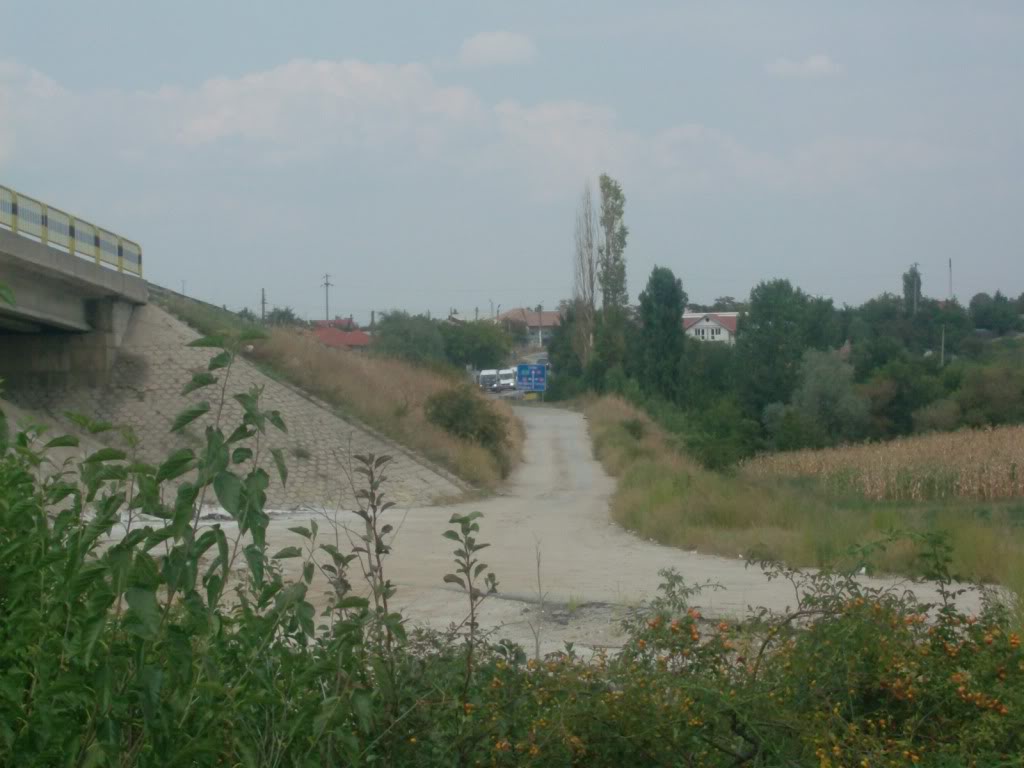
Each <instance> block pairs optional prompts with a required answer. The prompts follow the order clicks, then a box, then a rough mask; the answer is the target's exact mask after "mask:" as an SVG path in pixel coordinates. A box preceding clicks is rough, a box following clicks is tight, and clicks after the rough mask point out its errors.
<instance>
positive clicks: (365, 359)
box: [150, 285, 524, 491]
mask: <svg viewBox="0 0 1024 768" xmlns="http://www.w3.org/2000/svg"><path fill="white" fill-rule="evenodd" d="M150 293H151V296H152V298H153V300H154V301H156V302H157V303H159V304H160V305H161V306H163V307H164V308H165V309H167V310H168V311H170V312H171V313H172V314H174V315H175V316H177V317H178V318H180V319H181V320H182V321H184V322H186V323H188V324H189V325H191V326H192V327H193V328H195V329H196V330H198V331H199V332H200V333H204V334H216V333H221V332H224V331H227V332H239V331H244V330H248V329H251V328H254V327H256V326H254V325H253V324H251V323H248V322H246V321H245V320H243V319H242V318H240V317H239V316H238V315H237V314H235V313H233V312H229V311H227V310H225V309H222V308H221V307H217V306H214V305H212V304H207V303H206V302H202V301H197V300H195V299H191V298H188V297H185V296H181V295H179V294H175V293H174V292H172V291H167V290H166V289H163V288H160V287H159V286H155V285H150ZM248 357H250V358H251V359H253V360H254V361H255V362H257V363H259V364H261V365H262V367H263V368H264V369H265V370H266V371H267V373H269V374H271V375H274V376H277V377H279V378H281V379H283V380H285V381H288V382H291V383H292V384H294V385H296V386H297V387H299V388H301V389H304V390H305V391H307V392H309V393H310V394H313V395H315V396H316V397H319V398H320V399H321V400H324V401H326V402H328V403H330V404H331V405H333V406H334V407H336V408H337V409H338V410H339V411H340V412H341V413H342V415H344V416H347V417H349V418H354V419H357V420H359V421H361V422H363V423H364V424H366V425H367V426H369V427H371V428H373V429H375V430H377V431H378V432H380V433H381V434H383V435H385V436H386V437H388V438H390V439H392V440H394V441H395V442H396V443H398V444H400V445H403V446H406V447H407V448H409V449H411V450H413V451H416V452H418V453H420V454H422V455H423V456H425V457H427V458H428V459H430V460H431V461H434V462H436V463H437V464H439V465H441V466H443V467H445V468H446V469H448V470H449V471H451V472H452V473H453V474H455V475H456V476H458V477H460V478H461V479H462V480H465V481H466V482H468V483H470V484H472V485H474V486H476V487H477V488H479V489H481V490H483V491H489V490H493V489H494V488H496V487H497V486H498V485H499V484H500V483H501V481H502V479H503V478H504V477H505V476H506V475H507V474H508V473H509V472H510V471H511V470H512V469H513V468H514V467H515V466H516V465H517V464H518V463H519V461H520V460H521V458H522V449H523V438H524V435H523V427H522V424H520V422H519V420H518V419H517V418H515V416H514V414H513V413H512V409H511V408H510V407H509V406H508V404H506V403H504V402H498V401H492V402H491V407H493V408H495V409H497V410H498V411H499V412H500V413H501V415H502V416H504V417H505V419H506V423H507V424H508V426H509V430H508V438H507V440H506V443H505V449H504V451H503V457H502V458H501V459H500V460H499V458H498V457H496V456H494V454H492V453H491V452H490V451H488V450H486V449H485V448H483V447H482V446H480V445H478V444H477V443H474V442H471V441H468V440H462V439H460V438H457V437H454V436H452V435H450V434H449V433H447V432H445V431H444V430H442V429H440V428H439V427H436V426H434V425H433V424H431V423H430V422H428V421H427V420H426V417H425V416H424V413H423V403H424V402H425V401H426V399H427V398H428V397H430V396H431V395H432V394H434V393H435V392H439V391H441V390H444V389H448V388H450V387H452V386H455V385H456V384H457V383H458V382H457V380H456V379H455V378H453V377H452V376H447V375H445V374H444V373H442V372H440V371H438V370H431V369H426V368H422V367H419V366H415V365H412V364H410V363H407V362H405V361H402V360H395V359H390V358H382V357H374V356H367V355H364V354H362V353H356V352H347V351H344V350H335V349H331V348H329V347H325V346H323V345H322V344H320V343H319V342H317V341H316V340H315V339H313V338H312V337H311V336H309V335H308V334H306V333H304V332H302V331H298V330H290V329H275V330H271V331H270V337H269V338H268V339H267V340H266V341H263V342H258V343H257V344H256V349H255V350H254V351H253V352H252V353H250V354H249V355H248Z"/></svg>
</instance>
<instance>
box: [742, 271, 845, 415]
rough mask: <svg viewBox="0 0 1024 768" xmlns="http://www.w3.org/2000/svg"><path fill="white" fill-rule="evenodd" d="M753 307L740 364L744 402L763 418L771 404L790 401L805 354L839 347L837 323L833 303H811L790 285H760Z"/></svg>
mask: <svg viewBox="0 0 1024 768" xmlns="http://www.w3.org/2000/svg"><path fill="white" fill-rule="evenodd" d="M749 306H750V308H749V311H748V312H747V313H746V314H744V315H743V316H742V318H741V321H740V325H739V336H738V341H737V347H738V349H737V354H738V357H739V360H738V365H739V367H740V370H741V371H742V372H743V380H742V388H743V396H744V400H745V403H746V405H747V407H748V409H750V411H751V412H752V413H755V414H760V413H761V411H762V410H763V409H764V407H765V406H766V405H768V404H769V403H776V402H781V403H784V402H788V401H789V399H790V396H791V395H792V393H793V390H794V389H795V388H796V383H797V376H798V370H799V365H800V358H801V356H802V355H803V353H804V350H805V349H807V348H808V347H813V348H819V349H820V348H826V347H828V346H830V345H832V344H834V343H836V342H837V338H836V335H837V333H838V330H839V324H838V319H837V317H836V313H835V308H834V307H833V306H832V302H831V301H829V300H827V299H815V298H812V297H810V296H808V295H807V294H806V293H804V292H803V291H801V290H800V289H799V288H794V287H793V286H792V284H791V283H790V282H789V281H788V280H770V281H768V282H762V283H759V284H758V285H757V286H756V287H755V288H754V290H752V291H751V292H750V304H749Z"/></svg>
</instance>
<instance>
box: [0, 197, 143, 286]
mask: <svg viewBox="0 0 1024 768" xmlns="http://www.w3.org/2000/svg"><path fill="white" fill-rule="evenodd" d="M0 227H5V228H7V229H9V230H11V231H12V232H14V233H15V234H16V235H22V236H24V237H30V238H33V239H35V240H38V241H39V242H41V243H42V244H43V245H49V246H53V247H54V248H58V249H60V250H62V251H67V252H68V253H70V254H71V255H72V256H80V257H81V258H83V259H90V260H92V261H95V262H96V263H97V264H99V265H106V266H109V267H113V268H114V269H116V270H117V271H118V272H129V273H131V274H133V275H138V276H139V277H142V248H140V247H139V244H138V243H136V242H133V241H132V240H127V239H125V238H123V237H121V236H119V235H115V234H114V233H113V232H108V231H107V230H105V229H103V228H101V227H97V226H96V225H95V224H90V223H89V222H87V221H83V220H82V219H79V218H76V217H74V216H71V215H69V214H67V213H64V211H62V210H60V209H58V208H53V207H52V206H49V205H47V204H46V203H41V202H39V201H38V200H36V199H34V198H31V197H28V196H27V195H21V194H18V193H17V192H15V191H14V190H13V189H11V188H9V187H4V186H0Z"/></svg>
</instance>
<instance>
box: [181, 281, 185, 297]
mask: <svg viewBox="0 0 1024 768" xmlns="http://www.w3.org/2000/svg"><path fill="white" fill-rule="evenodd" d="M181 295H182V296H184V295H185V281H184V280H182V281H181Z"/></svg>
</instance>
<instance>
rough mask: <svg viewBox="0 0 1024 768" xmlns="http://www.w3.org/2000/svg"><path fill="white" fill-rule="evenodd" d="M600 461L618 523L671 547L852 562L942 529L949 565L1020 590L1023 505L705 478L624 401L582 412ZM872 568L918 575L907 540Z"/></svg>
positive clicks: (745, 476)
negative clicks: (902, 498) (870, 548)
mask: <svg viewBox="0 0 1024 768" xmlns="http://www.w3.org/2000/svg"><path fill="white" fill-rule="evenodd" d="M583 409H584V412H585V413H586V415H587V418H588V420H589V423H590V430H591V435H592V437H593V440H594V448H595V452H596V454H597V456H598V458H599V459H600V460H601V462H602V463H603V464H604V466H605V468H606V469H607V470H608V471H609V473H611V474H612V475H615V476H616V477H617V478H618V479H619V482H618V487H617V490H616V492H615V495H614V497H613V499H612V517H613V518H614V519H615V520H616V522H618V523H620V524H621V525H623V526H625V527H626V528H629V529H631V530H635V531H637V532H638V533H639V534H640V535H642V536H645V537H648V538H652V539H655V540H657V541H660V542H662V543H664V544H669V545H673V546H678V547H682V548H685V549H696V550H698V551H701V552H706V553H713V554H720V555H724V556H727V557H733V558H735V557H737V556H738V555H742V556H744V557H747V558H751V557H755V558H771V559H779V560H784V561H786V562H788V563H790V564H792V565H795V566H820V565H824V564H836V565H849V564H853V562H854V561H855V556H854V555H852V554H851V552H852V549H853V548H854V547H857V546H861V545H864V544H868V543H871V542H875V541H879V540H881V539H883V538H886V537H887V536H888V535H889V533H890V532H891V531H893V530H904V531H918V532H921V531H930V530H943V531H945V532H947V534H948V535H949V538H950V542H951V543H952V545H953V547H954V568H955V569H956V570H957V572H959V573H960V574H962V575H963V576H965V577H969V578H974V579H978V580H981V581H986V582H996V583H1001V584H1007V585H1011V586H1013V587H1015V588H1018V589H1019V588H1022V587H1024V502H1022V501H1020V500H1017V501H1016V502H1002V503H994V502H975V501H973V500H963V499H960V500H951V501H932V502H922V503H909V502H893V501H869V500H866V499H865V498H863V497H856V496H852V495H847V496H836V495H835V494H833V493H831V492H830V491H829V489H828V488H826V487H823V486H822V485H820V484H819V483H817V482H816V481H815V480H813V479H796V480H791V479H788V478H778V477H773V476H770V475H767V474H764V473H753V472H750V471H749V470H747V471H743V472H741V473H739V474H738V475H735V476H732V475H725V474H719V473H716V472H712V471H709V470H707V469H705V468H703V467H702V466H700V465H699V464H698V463H697V462H696V461H694V460H692V459H690V458H689V457H687V456H686V455H685V454H684V453H683V452H682V451H681V449H680V447H679V446H678V445H676V444H675V443H674V441H673V440H672V438H671V437H670V436H669V435H668V434H666V433H665V432H663V431H662V430H661V429H660V428H659V427H658V426H657V425H656V424H655V423H654V422H652V421H651V420H650V419H649V418H648V417H647V416H645V415H644V414H643V413H641V412H640V411H638V410H637V409H635V408H634V407H632V406H631V405H629V404H628V403H626V402H624V401H622V400H619V399H615V398H601V399H597V400H592V401H589V402H587V403H585V404H584V406H583ZM868 564H869V565H870V567H872V568H874V569H876V570H878V571H880V572H889V573H904V574H908V575H914V574H916V573H917V568H918V562H917V551H916V549H915V546H914V545H913V544H912V542H910V541H909V540H902V541H900V542H898V543H897V544H895V545H890V546H889V547H888V548H887V549H886V550H885V551H883V552H879V553H876V554H874V555H873V556H872V557H871V559H870V560H869V562H868Z"/></svg>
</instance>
